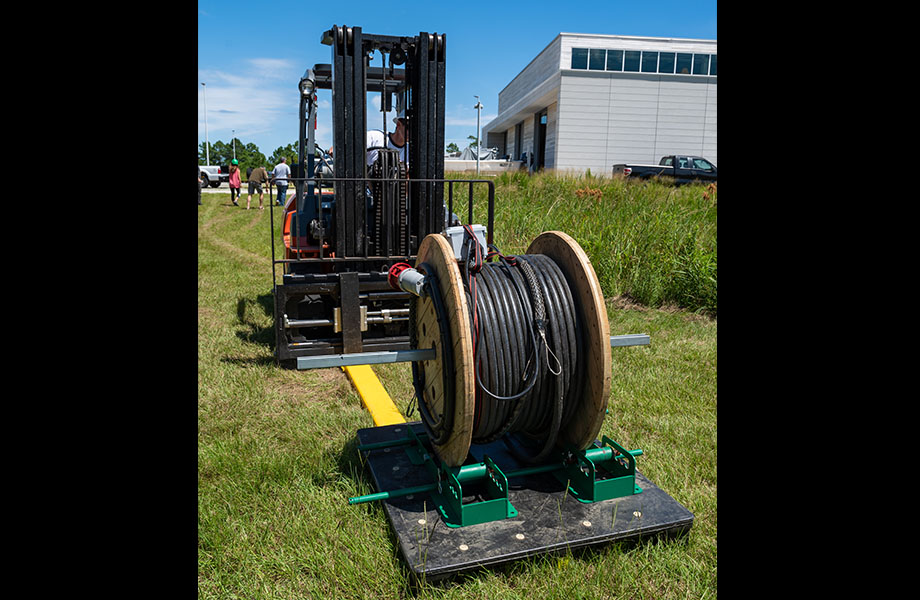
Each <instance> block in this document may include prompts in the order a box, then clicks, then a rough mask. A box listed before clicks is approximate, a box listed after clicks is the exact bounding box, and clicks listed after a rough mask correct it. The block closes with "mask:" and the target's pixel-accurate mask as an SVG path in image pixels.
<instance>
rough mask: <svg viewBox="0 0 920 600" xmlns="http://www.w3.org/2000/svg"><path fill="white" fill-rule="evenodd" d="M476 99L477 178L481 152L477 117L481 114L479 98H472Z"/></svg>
mask: <svg viewBox="0 0 920 600" xmlns="http://www.w3.org/2000/svg"><path fill="white" fill-rule="evenodd" d="M473 98H476V106H474V107H473V108H475V109H476V176H477V177H479V152H480V150H482V144H481V143H480V141H479V116H480V115H481V114H482V102H480V101H479V96H473Z"/></svg>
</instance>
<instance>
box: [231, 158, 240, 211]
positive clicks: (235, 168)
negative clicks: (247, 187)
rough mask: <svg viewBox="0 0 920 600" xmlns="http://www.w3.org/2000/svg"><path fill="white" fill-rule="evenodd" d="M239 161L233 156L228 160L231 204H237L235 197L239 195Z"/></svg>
mask: <svg viewBox="0 0 920 600" xmlns="http://www.w3.org/2000/svg"><path fill="white" fill-rule="evenodd" d="M239 164H240V163H239V161H238V160H236V159H235V158H234V159H233V160H232V161H230V202H233V206H239V203H237V201H236V199H237V198H239V197H240V187H241V185H242V184H241V183H240V167H239Z"/></svg>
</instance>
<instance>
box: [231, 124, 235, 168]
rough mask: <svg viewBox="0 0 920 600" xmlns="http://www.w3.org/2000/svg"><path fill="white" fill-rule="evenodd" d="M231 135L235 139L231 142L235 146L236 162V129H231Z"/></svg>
mask: <svg viewBox="0 0 920 600" xmlns="http://www.w3.org/2000/svg"><path fill="white" fill-rule="evenodd" d="M230 134H231V135H232V136H233V139H232V140H231V141H230V143H231V144H233V160H236V129H231V130H230Z"/></svg>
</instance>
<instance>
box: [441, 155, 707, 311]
mask: <svg viewBox="0 0 920 600" xmlns="http://www.w3.org/2000/svg"><path fill="white" fill-rule="evenodd" d="M455 177H457V178H470V176H466V175H462V176H461V175H457V176H455ZM493 181H494V185H495V198H496V203H495V204H496V206H495V220H496V222H497V223H501V227H497V231H496V236H495V242H496V245H498V246H499V248H500V249H501V250H502V252H504V253H507V254H515V253H523V252H524V251H525V250H526V249H527V245H528V244H529V243H530V241H532V240H533V238H534V237H536V235H538V234H539V233H541V232H542V231H547V230H561V231H565V232H566V233H568V234H569V235H571V236H572V237H574V238H575V239H576V240H578V242H579V244H581V246H582V247H583V248H584V249H585V252H587V253H588V256H590V257H591V261H592V264H593V265H594V269H595V271H596V272H597V276H598V279H599V280H600V284H601V288H602V289H603V290H604V295H605V296H608V297H612V296H620V295H624V296H628V297H630V298H631V299H632V300H634V301H636V302H638V303H640V304H643V305H646V306H650V307H661V306H665V305H674V306H677V307H680V308H685V309H688V310H691V311H695V312H699V313H705V314H708V315H711V316H717V313H718V302H717V280H718V260H717V258H718V257H717V244H716V239H717V235H716V233H717V203H716V194H715V191H714V190H713V189H709V188H707V187H706V186H704V185H701V184H691V185H685V186H680V187H675V186H673V185H671V184H670V183H668V182H666V181H648V182H641V181H634V180H625V179H622V178H604V177H592V176H590V175H588V176H572V175H560V174H552V173H541V174H537V175H527V174H526V173H523V172H518V173H503V174H501V175H498V176H497V177H495V178H494V180H493ZM466 210H467V200H466V195H465V194H458V198H457V201H456V202H455V207H454V212H455V213H457V214H459V215H463V216H464V217H465V216H466V214H467V213H466ZM486 215H487V195H486V193H485V190H484V189H482V188H480V189H477V190H476V193H475V194H474V217H475V218H476V220H477V221H480V222H482V223H485V219H486Z"/></svg>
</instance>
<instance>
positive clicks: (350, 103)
mask: <svg viewBox="0 0 920 600" xmlns="http://www.w3.org/2000/svg"><path fill="white" fill-rule="evenodd" d="M321 43H323V44H325V45H328V46H330V47H331V54H332V62H331V63H330V64H316V65H314V66H313V68H312V69H307V72H306V73H305V75H304V77H303V78H302V79H301V81H300V89H301V100H300V111H299V113H300V128H299V142H300V144H299V145H300V158H299V162H298V164H297V165H294V168H293V169H292V171H293V173H292V175H293V176H292V180H293V183H294V189H295V194H294V199H293V200H292V201H291V202H290V203H289V205H288V206H287V207H285V211H284V217H283V225H282V228H283V232H284V238H285V254H284V258H282V259H280V260H276V259H275V257H274V236H273V238H272V248H273V250H272V254H273V263H274V264H278V263H282V264H283V265H284V267H283V275H282V280H281V283H280V284H278V283H277V282H276V283H275V284H274V296H275V306H274V311H275V341H276V346H275V355H276V358H277V359H278V360H279V362H281V363H282V364H283V365H286V366H290V365H291V364H292V360H294V359H296V358H297V357H299V356H317V355H331V354H350V353H355V352H368V351H392V350H407V349H409V347H410V344H409V332H408V319H409V316H408V311H409V294H407V293H405V292H402V291H397V290H394V289H393V288H391V287H390V285H389V283H388V282H387V272H388V270H389V268H390V267H391V266H392V265H393V264H396V263H399V262H408V263H414V261H415V258H416V254H417V250H418V247H419V244H420V243H421V241H422V240H423V239H424V238H425V236H427V235H428V234H430V233H441V232H443V231H444V230H445V227H446V222H445V214H446V212H445V209H446V207H445V204H444V183H445V182H444V99H445V50H446V36H445V35H444V34H440V35H439V34H436V33H425V32H422V33H419V34H418V35H415V36H392V35H377V34H368V33H364V32H363V31H362V29H361V28H360V27H346V26H333V27H332V28H331V29H329V30H328V31H326V32H324V33H323V35H322V39H321ZM377 53H379V54H380V55H381V56H382V61H383V66H382V67H377V66H374V67H372V66H370V65H371V62H372V59H373V58H374V56H375V55H377ZM316 89H328V90H331V91H332V121H333V154H334V157H333V159H332V164H331V165H329V166H331V167H332V169H331V171H332V173H331V174H332V177H330V176H329V175H330V173H329V172H328V170H327V171H326V172H317V171H318V170H317V162H316V159H315V151H316V145H315V139H314V130H315V123H316V121H315V120H316V96H315V90H316ZM369 92H371V93H374V92H379V93H380V94H381V111H382V113H383V115H384V116H385V115H386V112H387V111H389V110H392V108H393V98H394V97H395V99H396V104H395V108H396V111H397V112H398V113H399V116H400V117H405V119H406V120H407V122H408V140H407V143H408V151H407V153H406V158H407V159H408V164H407V165H406V164H403V163H402V161H400V160H399V159H398V153H396V152H395V151H392V150H381V151H379V153H378V155H379V156H378V158H377V161H376V162H375V163H374V164H373V165H371V166H368V165H367V162H366V156H367V148H366V143H367V131H368V129H369V128H370V129H375V128H377V127H376V124H375V122H374V121H375V119H374V117H373V115H371V116H369V115H368V110H367V95H368V93H369ZM369 125H370V127H369ZM392 127H393V129H395V125H392ZM383 128H384V131H385V132H386V130H387V128H388V127H387V123H386V121H385V120H384V121H383ZM391 131H392V129H391ZM273 231H274V225H273ZM274 277H275V276H274V269H273V281H274Z"/></svg>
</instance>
